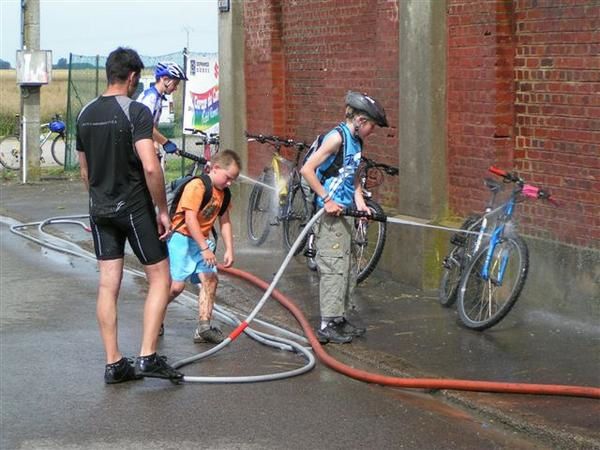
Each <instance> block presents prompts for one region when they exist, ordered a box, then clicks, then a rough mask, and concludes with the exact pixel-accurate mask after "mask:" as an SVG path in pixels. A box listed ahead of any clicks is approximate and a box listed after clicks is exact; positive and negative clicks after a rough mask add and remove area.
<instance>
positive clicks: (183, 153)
mask: <svg viewBox="0 0 600 450" xmlns="http://www.w3.org/2000/svg"><path fill="white" fill-rule="evenodd" d="M177 154H178V155H179V156H181V157H182V158H187V159H191V160H192V161H195V162H197V163H200V164H206V163H207V162H208V161H207V160H206V158H203V157H202V156H197V155H194V154H193V153H188V152H186V151H185V150H177Z"/></svg>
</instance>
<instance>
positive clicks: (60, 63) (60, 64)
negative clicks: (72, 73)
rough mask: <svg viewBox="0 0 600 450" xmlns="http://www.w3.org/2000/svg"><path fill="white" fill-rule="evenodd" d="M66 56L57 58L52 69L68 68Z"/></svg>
mask: <svg viewBox="0 0 600 450" xmlns="http://www.w3.org/2000/svg"><path fill="white" fill-rule="evenodd" d="M68 68H69V66H68V64H67V58H59V59H58V62H57V63H56V64H55V65H54V69H68Z"/></svg>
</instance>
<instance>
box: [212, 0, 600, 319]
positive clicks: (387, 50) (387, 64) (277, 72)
mask: <svg viewBox="0 0 600 450" xmlns="http://www.w3.org/2000/svg"><path fill="white" fill-rule="evenodd" d="M226 14H229V17H227V16H226ZM220 26H221V32H220V34H221V36H220V47H221V50H220V53H221V54H220V58H221V69H222V73H226V72H227V71H228V69H229V70H230V71H231V73H230V75H225V79H222V89H221V90H222V91H225V87H226V86H227V85H229V86H230V91H229V95H230V96H231V97H230V101H231V102H232V103H233V101H234V100H233V99H234V97H235V105H236V106H235V112H229V113H228V112H225V113H224V115H223V118H224V121H226V120H227V119H229V120H230V122H231V123H230V124H229V125H228V124H224V128H223V130H225V132H222V134H223V135H224V137H225V139H227V138H226V133H227V131H226V130H228V129H229V130H230V131H231V132H232V133H239V131H240V130H243V129H248V130H252V131H260V132H264V133H271V132H272V133H275V134H279V135H283V136H291V137H295V138H298V139H303V140H305V141H310V140H312V138H314V136H315V135H316V134H318V133H320V132H322V131H324V130H326V129H328V128H330V127H332V126H334V125H335V124H336V123H337V122H339V121H340V120H341V119H342V116H343V103H342V102H343V97H344V94H345V92H346V91H347V90H348V89H355V90H362V91H366V92H369V93H370V94H371V95H373V96H374V97H376V98H378V99H380V100H381V101H382V102H383V103H384V105H385V107H386V111H387V112H388V118H389V119H390V123H391V127H390V128H389V129H385V130H378V132H377V133H376V135H375V136H373V137H372V138H370V139H369V141H368V142H367V145H366V146H365V148H366V153H367V154H368V155H370V156H371V157H373V158H375V159H378V160H382V161H384V162H387V163H390V164H394V165H398V166H399V167H400V169H401V174H400V177H399V179H389V178H388V179H386V182H385V184H384V185H383V186H382V187H380V188H379V190H378V192H377V196H378V199H379V201H380V202H381V203H382V204H383V205H384V206H385V208H386V210H388V211H392V212H394V213H398V214H403V215H408V216H414V217H418V218H421V219H426V220H431V221H444V220H446V219H448V218H449V217H463V216H465V215H466V214H468V213H469V212H471V211H480V210H481V209H482V206H483V204H484V202H485V199H486V198H487V192H486V191H485V188H484V187H483V185H482V178H483V177H485V176H488V174H487V171H486V169H487V167H488V166H490V165H492V164H494V165H497V166H500V167H502V168H506V169H515V170H517V171H518V173H519V174H520V175H521V176H522V177H523V178H524V179H526V180H527V181H528V182H530V183H532V184H537V185H542V186H544V187H545V188H548V189H549V190H550V191H551V192H552V193H553V195H554V196H555V197H556V198H557V200H558V201H559V202H560V207H559V208H554V207H552V206H551V205H547V204H544V203H542V202H540V201H538V202H527V203H525V204H522V205H520V207H519V211H518V215H519V218H520V229H521V232H522V233H523V234H524V235H526V236H528V237H529V238H531V239H530V240H528V242H529V243H530V247H532V264H533V263H535V262H536V258H539V259H540V261H539V262H538V263H537V264H539V267H540V268H541V267H542V266H543V267H544V271H543V272H544V276H546V277H548V276H549V273H548V272H552V273H555V272H557V271H558V272H562V273H564V275H562V276H561V277H565V279H564V280H562V278H561V277H559V278H561V281H556V283H559V284H561V285H562V284H565V283H566V284H570V283H576V284H578V285H579V286H580V287H581V286H583V285H585V286H586V287H585V289H584V288H582V289H584V293H582V294H581V295H582V296H583V297H585V298H595V301H596V302H597V300H598V297H600V294H599V293H598V287H597V283H598V280H599V279H600V262H599V258H598V253H599V251H600V95H599V94H600V32H599V30H600V1H599V0H290V1H278V0H244V1H243V2H241V1H240V2H237V1H233V3H232V9H231V11H230V12H229V13H222V14H221V18H220ZM224 95H225V96H226V97H225V99H224V100H225V101H224V102H222V103H223V105H224V108H225V109H227V106H226V105H227V104H228V103H227V94H224ZM242 96H243V99H242V98H241V97H242ZM240 107H241V111H240ZM231 108H232V109H234V107H233V106H232V107H231ZM232 142H236V145H237V144H241V141H239V138H238V140H237V141H236V140H235V139H234V140H233V141H232ZM248 151H249V152H252V155H251V157H248V156H249V155H246V156H247V159H246V160H247V162H248V164H247V165H248V167H247V169H248V172H249V173H250V174H251V175H256V174H258V173H259V171H260V170H261V168H262V167H263V166H264V165H266V164H267V162H268V160H269V152H268V151H266V149H263V151H264V153H261V149H260V148H259V147H250V146H249V147H248ZM446 237H447V236H446ZM407 239H408V242H410V243H411V245H415V246H416V247H417V248H415V249H413V252H412V253H413V254H415V255H418V257H417V260H420V261H421V263H420V264H416V265H415V266H414V268H413V269H414V270H415V271H417V272H419V273H422V272H424V271H426V269H427V267H429V265H428V264H429V263H428V261H429V260H430V259H431V254H430V252H431V250H430V249H431V248H436V249H437V248H438V247H439V236H432V235H431V234H426V233H419V232H417V231H400V232H399V233H398V237H397V243H398V245H400V246H403V247H404V248H405V247H406V242H407ZM530 241H531V242H530ZM392 242H394V238H392ZM386 253H387V256H386V260H387V261H388V262H389V263H390V264H389V265H390V266H391V267H395V265H394V264H393V263H392V262H391V260H393V259H394V255H390V252H389V251H388V250H387V247H386ZM437 253H439V251H437V250H436V254H437ZM550 254H551V255H553V257H554V258H553V259H557V260H560V261H562V262H560V261H559V262H556V264H550V263H548V262H547V261H543V260H547V259H549V258H548V255H550ZM536 255H537V256H536ZM437 258H438V259H439V255H437ZM590 263H591V264H590ZM544 264H546V265H544ZM561 264H562V265H561ZM582 265H583V266H584V269H583V272H581V271H580V272H578V273H577V274H573V273H571V270H572V269H573V267H574V266H578V267H581V266H582ZM407 276H408V279H409V280H411V281H414V282H416V283H417V284H419V283H420V284H422V285H425V286H427V285H433V284H435V282H433V283H432V282H430V281H426V280H425V281H424V279H423V277H422V276H421V275H419V274H417V273H414V272H413V273H412V274H407ZM552 277H553V278H556V277H554V276H552ZM582 277H583V278H582ZM401 278H402V277H401ZM573 278H574V279H573ZM404 279H407V278H406V277H404ZM568 279H573V280H571V281H568ZM419 280H420V281H419ZM540 283H542V284H543V277H542V278H541V279H540ZM528 284H531V280H530V282H529V283H528ZM594 284H596V287H594ZM557 289H559V290H562V289H566V287H565V286H562V287H558V286H557ZM586 289H587V290H586ZM565 295H566V294H565ZM565 295H562V294H560V295H558V297H560V298H559V300H558V301H559V302H561V301H562V302H564V301H566V297H565ZM558 297H557V298H558ZM596 308H597V307H596ZM595 311H596V312H597V309H596V310H595Z"/></svg>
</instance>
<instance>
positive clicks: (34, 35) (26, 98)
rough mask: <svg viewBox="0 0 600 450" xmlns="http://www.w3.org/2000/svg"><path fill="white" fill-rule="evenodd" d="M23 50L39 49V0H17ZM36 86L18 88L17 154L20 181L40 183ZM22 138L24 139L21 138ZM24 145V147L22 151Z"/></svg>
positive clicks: (38, 97)
mask: <svg viewBox="0 0 600 450" xmlns="http://www.w3.org/2000/svg"><path fill="white" fill-rule="evenodd" d="M21 14H22V26H23V30H22V32H23V42H21V48H22V49H23V50H39V49H40V0H21ZM40 90H41V89H40V86H21V120H22V121H23V126H22V127H21V129H22V132H23V133H24V136H23V134H22V135H21V136H22V137H21V155H23V154H26V155H27V160H26V161H23V164H26V165H27V166H26V172H24V173H27V177H24V180H23V181H24V182H27V181H33V182H35V181H40V178H41V167H40ZM23 137H24V138H25V139H23ZM23 142H25V145H26V148H23Z"/></svg>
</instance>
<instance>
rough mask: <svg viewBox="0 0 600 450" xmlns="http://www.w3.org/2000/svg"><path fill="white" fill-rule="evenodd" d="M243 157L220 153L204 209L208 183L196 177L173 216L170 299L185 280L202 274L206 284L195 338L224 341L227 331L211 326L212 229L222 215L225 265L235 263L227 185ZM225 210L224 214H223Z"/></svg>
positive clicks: (213, 165) (214, 265)
mask: <svg viewBox="0 0 600 450" xmlns="http://www.w3.org/2000/svg"><path fill="white" fill-rule="evenodd" d="M240 170H241V161H240V158H239V156H238V155H237V153H235V152H234V151H233V150H223V151H221V152H219V153H217V154H216V155H215V156H214V157H213V159H212V161H211V169H210V173H209V174H208V176H209V177H210V180H211V182H212V196H211V198H210V201H209V202H208V204H207V205H206V206H204V207H203V208H202V209H200V207H201V205H202V200H203V197H204V190H205V185H204V182H203V181H202V180H201V179H194V180H192V181H190V182H188V184H187V185H186V186H185V187H184V190H183V193H182V195H181V199H180V200H179V204H178V205H177V210H176V213H175V216H174V217H173V224H172V230H174V233H173V235H172V236H171V238H170V240H169V243H168V248H169V259H170V271H171V278H172V282H171V291H170V296H169V302H171V301H173V299H175V298H176V297H177V296H178V295H179V294H181V292H183V290H184V288H185V281H186V280H187V279H188V278H190V277H192V278H196V277H197V278H198V279H199V280H200V283H202V286H201V288H200V294H199V296H198V327H197V328H196V330H195V332H194V342H196V343H201V342H210V343H214V344H218V343H220V342H222V341H223V339H224V338H223V333H222V332H221V330H219V329H218V328H216V327H213V326H211V324H210V320H211V318H212V311H213V305H214V302H215V296H216V292H217V284H218V277H217V258H216V256H215V253H214V252H215V248H216V243H215V241H214V240H212V239H210V238H209V236H210V231H211V229H212V227H213V225H214V223H215V222H216V220H217V218H218V219H219V225H220V231H221V236H222V237H223V242H224V244H225V254H224V257H223V266H224V267H230V266H231V265H232V264H233V231H232V226H231V220H230V217H229V210H230V208H231V205H229V206H228V207H227V209H226V211H224V212H222V211H221V207H222V205H223V201H224V199H225V189H226V188H228V187H229V186H230V185H231V183H233V182H234V181H235V180H236V178H237V177H238V175H239V173H240ZM220 213H222V215H220Z"/></svg>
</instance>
